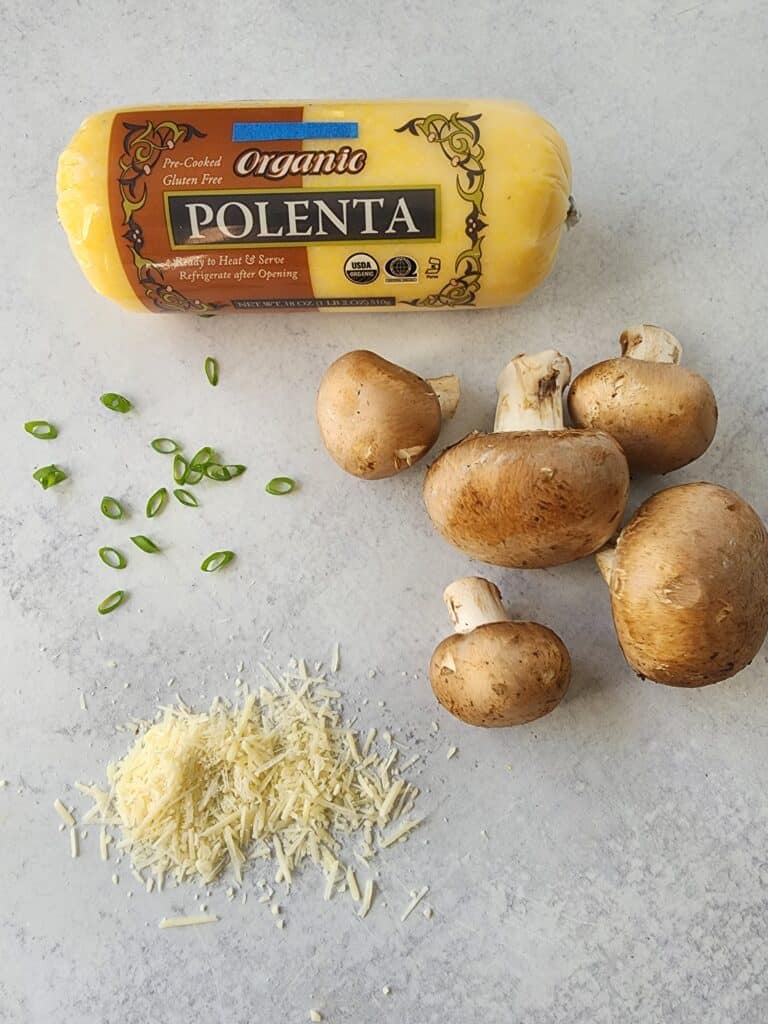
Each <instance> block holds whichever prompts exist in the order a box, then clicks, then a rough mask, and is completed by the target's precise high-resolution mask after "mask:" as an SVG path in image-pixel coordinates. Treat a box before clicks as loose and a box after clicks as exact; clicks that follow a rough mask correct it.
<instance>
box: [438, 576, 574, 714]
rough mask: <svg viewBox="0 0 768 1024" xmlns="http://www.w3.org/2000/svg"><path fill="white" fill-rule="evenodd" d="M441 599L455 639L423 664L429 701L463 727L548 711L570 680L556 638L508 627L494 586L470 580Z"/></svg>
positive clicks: (531, 626)
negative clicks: (429, 689) (435, 701)
mask: <svg viewBox="0 0 768 1024" xmlns="http://www.w3.org/2000/svg"><path fill="white" fill-rule="evenodd" d="M443 600H444V601H445V603H446V605H447V606H448V612H449V614H450V616H451V620H452V621H453V624H454V628H455V630H456V633H455V634H454V635H453V636H449V637H446V639H445V640H443V641H442V642H441V643H440V644H438V646H437V648H436V649H435V652H434V654H433V655H432V660H431V661H430V663H429V679H430V682H431V684H432V689H433V690H434V692H435V696H436V697H437V699H438V700H439V701H440V703H441V704H442V705H443V707H444V708H446V710H447V711H450V712H451V714H452V715H455V716H456V717H457V718H460V719H461V720H462V721H463V722H467V723H468V724H469V725H481V726H485V727H486V728H498V727H501V726H508V725H523V724H524V723H525V722H532V721H533V720H534V719H536V718H541V717H542V715H547V714H549V712H550V711H553V710H554V709H555V708H556V707H557V705H558V704H559V703H560V701H561V700H562V699H563V696H564V695H565V692H566V690H567V689H568V684H569V682H570V679H571V659H570V656H569V654H568V649H567V648H566V646H565V644H564V643H563V642H562V640H561V639H560V637H559V636H558V635H557V634H556V633H553V632H552V630H551V629H547V627H546V626H540V625H539V624H538V623H537V622H512V621H510V619H509V616H508V615H507V613H506V611H505V610H504V606H503V604H502V603H501V594H500V593H499V590H498V587H496V586H494V584H493V583H489V582H488V580H484V579H480V578H478V577H476V576H472V577H467V578H465V579H460V580H456V581H455V582H454V583H451V584H450V586H448V587H447V588H446V590H445V593H444V595H443Z"/></svg>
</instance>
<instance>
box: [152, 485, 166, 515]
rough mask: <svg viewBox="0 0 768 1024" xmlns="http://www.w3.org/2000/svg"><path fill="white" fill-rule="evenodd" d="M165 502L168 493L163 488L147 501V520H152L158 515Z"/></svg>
mask: <svg viewBox="0 0 768 1024" xmlns="http://www.w3.org/2000/svg"><path fill="white" fill-rule="evenodd" d="M167 501H168V491H167V490H166V488H165V487H160V488H159V489H158V490H156V491H155V493H154V494H153V495H151V497H150V498H149V500H148V501H147V519H154V517H155V516H157V515H160V513H161V512H162V511H163V509H164V508H165V505H166V502H167Z"/></svg>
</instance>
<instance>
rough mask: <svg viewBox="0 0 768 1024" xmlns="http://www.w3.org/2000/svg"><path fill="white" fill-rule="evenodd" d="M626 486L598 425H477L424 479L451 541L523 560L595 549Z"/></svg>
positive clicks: (483, 553)
mask: <svg viewBox="0 0 768 1024" xmlns="http://www.w3.org/2000/svg"><path fill="white" fill-rule="evenodd" d="M628 493H629V470H628V468H627V460H626V459H625V457H624V453H623V452H622V450H621V448H620V447H619V445H618V444H617V442H616V441H614V439H613V438H612V437H609V436H608V435H607V434H603V433H599V432H597V431H592V430H535V431H523V432H512V433H497V434H470V435H469V437H466V438H464V440H463V441H460V442H459V443H458V444H456V445H454V446H453V447H452V448H448V449H447V450H446V451H445V452H443V454H442V455H441V456H440V458H439V459H438V460H437V461H436V462H435V463H434V464H433V465H432V466H430V468H429V470H428V472H427V476H426V479H425V481H424V502H425V505H426V508H427V512H428V513H429V516H430V518H431V519H432V522H433V523H434V524H435V526H436V528H437V529H438V530H439V531H440V533H441V534H442V535H443V536H444V537H445V539H446V540H448V541H450V543H451V544H453V545H455V547H457V548H459V549H460V550H461V551H463V552H464V553H465V554H467V555H469V556H470V557H471V558H478V559H480V560H481V561H483V562H489V563H491V564H492V565H505V566H510V567H515V568H520V569H540V568H546V567H548V566H552V565H562V564H563V563H564V562H571V561H573V560H574V559H577V558H583V557H584V556H585V555H589V554H592V553H593V552H595V551H597V549H598V548H600V547H602V545H603V544H605V543H606V542H607V541H608V540H609V539H610V538H611V537H612V536H613V534H614V533H615V532H616V530H617V528H618V526H619V521H620V519H621V516H622V513H623V512H624V508H625V506H626V503H627V495H628Z"/></svg>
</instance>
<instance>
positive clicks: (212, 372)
mask: <svg viewBox="0 0 768 1024" xmlns="http://www.w3.org/2000/svg"><path fill="white" fill-rule="evenodd" d="M205 376H206V377H207V378H208V383H209V384H210V385H211V386H212V387H214V388H215V387H216V385H217V384H218V383H219V364H218V363H217V362H216V360H215V359H214V358H213V356H208V357H207V358H206V360H205Z"/></svg>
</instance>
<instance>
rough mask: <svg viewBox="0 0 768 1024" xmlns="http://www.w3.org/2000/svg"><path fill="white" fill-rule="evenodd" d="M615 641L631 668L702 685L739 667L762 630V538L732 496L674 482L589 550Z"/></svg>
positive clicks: (766, 562)
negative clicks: (604, 586) (610, 541)
mask: <svg viewBox="0 0 768 1024" xmlns="http://www.w3.org/2000/svg"><path fill="white" fill-rule="evenodd" d="M597 561H598V565H599V567H600V571H601V573H602V574H603V577H604V578H605V580H606V582H607V583H608V586H609V587H610V591H611V610H612V612H613V621H614V624H615V626H616V633H617V636H618V639H619V644H620V645H621V649H622V651H623V652H624V657H625V658H626V659H627V661H628V662H629V664H630V665H631V666H632V668H633V669H634V670H635V672H637V674H638V675H639V676H642V677H644V678H647V679H652V680H654V681H655V682H657V683H666V684H667V685H668V686H707V685H708V684H709V683H718V682H720V681H721V680H723V679H728V678H729V677H730V676H733V675H735V674H736V673H737V672H740V671H741V670H742V669H743V668H744V667H745V666H746V665H748V664H749V663H750V661H751V660H752V659H753V658H754V656H755V655H756V654H757V652H758V650H759V649H760V645H761V644H762V642H763V640H764V639H765V635H766V632H767V631H768V536H767V535H766V530H765V527H764V526H763V524H762V522H761V521H760V519H759V517H758V515H757V513H756V512H755V511H754V510H753V509H752V508H751V507H750V506H749V505H748V504H747V503H746V502H745V501H743V500H742V499H741V498H740V497H739V496H738V494H734V493H733V491H729V490H727V489H726V488H725V487H719V486H717V485H716V484H709V483H693V484H681V485H680V486H678V487H670V488H669V489H668V490H665V491H660V492H659V493H658V494H655V495H654V496H653V497H652V498H649V499H648V500H647V501H646V502H644V504H643V505H641V506H640V508H639V509H638V511H637V512H636V513H635V515H634V517H633V518H632V519H631V521H630V522H629V523H628V524H627V526H625V527H624V529H623V530H622V531H621V533H620V534H619V537H618V539H617V540H616V543H615V546H612V547H608V548H606V549H604V550H603V551H601V552H599V553H598V555H597Z"/></svg>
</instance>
